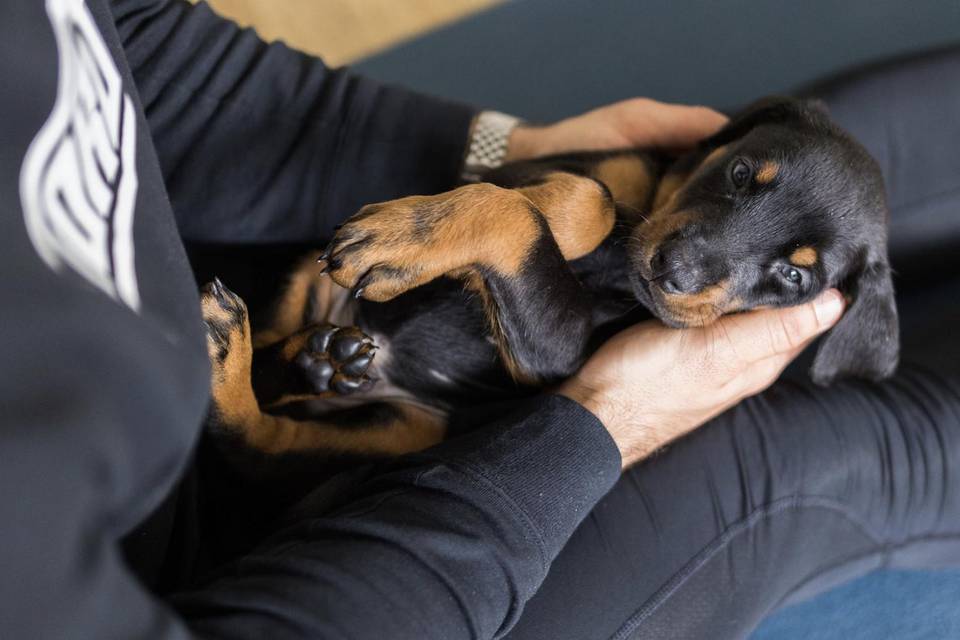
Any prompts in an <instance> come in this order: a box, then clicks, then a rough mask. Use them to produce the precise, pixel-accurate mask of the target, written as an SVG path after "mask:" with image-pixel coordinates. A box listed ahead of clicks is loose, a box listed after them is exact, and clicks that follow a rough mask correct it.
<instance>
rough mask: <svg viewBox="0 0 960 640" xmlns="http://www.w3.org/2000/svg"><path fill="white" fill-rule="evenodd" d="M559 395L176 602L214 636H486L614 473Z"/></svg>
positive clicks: (393, 478)
mask: <svg viewBox="0 0 960 640" xmlns="http://www.w3.org/2000/svg"><path fill="white" fill-rule="evenodd" d="M619 462H620V461H619V456H618V454H617V451H616V449H615V447H614V445H613V443H612V441H611V440H610V438H609V436H608V435H607V433H606V431H605V430H604V429H603V427H602V426H601V425H600V424H599V423H598V422H597V421H596V419H595V418H594V417H593V416H592V415H590V414H589V413H588V412H587V411H585V410H584V409H583V408H582V407H579V406H577V405H575V404H574V403H572V402H570V401H569V400H566V399H564V398H559V397H552V398H548V399H545V400H541V401H539V402H537V403H535V404H534V405H532V406H530V407H528V408H527V410H526V412H525V413H524V414H523V415H520V416H516V417H514V418H512V419H510V420H508V421H506V422H503V423H501V424H499V425H496V426H493V427H490V428H488V429H484V430H481V431H478V432H476V433H473V434H471V435H470V436H468V437H467V438H464V439H459V440H453V441H450V442H448V443H446V444H445V445H442V446H441V447H438V448H436V449H434V450H431V451H428V452H425V453H424V454H422V455H420V456H416V457H411V458H407V459H405V460H402V461H399V462H398V463H397V464H395V465H392V466H391V468H390V469H389V470H387V471H385V472H383V473H382V474H380V475H378V476H377V477H376V478H374V479H373V480H371V481H369V482H368V483H367V484H365V485H364V487H363V488H362V489H361V492H360V496H359V497H358V498H356V499H354V500H353V501H352V502H351V503H350V504H349V505H348V506H346V507H343V508H340V509H338V510H336V511H334V512H333V513H330V514H324V515H317V516H315V517H307V518H304V519H301V520H300V521H299V522H297V524H295V525H293V526H291V527H289V528H287V529H285V530H284V531H282V532H280V533H278V534H277V535H276V536H275V537H274V538H273V539H271V540H270V541H268V542H267V543H266V544H265V545H264V546H262V547H261V549H260V550H259V551H258V552H257V553H255V554H253V555H251V556H249V557H247V558H245V559H243V560H242V561H240V562H238V563H236V564H234V565H232V566H231V567H229V569H228V570H227V571H226V572H225V573H223V574H221V575H220V577H219V578H217V579H216V580H214V581H213V582H212V583H211V584H209V585H207V586H206V587H204V588H203V589H201V590H197V591H194V592H192V593H189V594H181V595H179V596H177V597H176V598H175V599H174V604H175V606H176V607H177V609H178V610H179V611H180V612H181V614H182V615H183V616H184V617H185V618H186V620H187V621H188V623H189V624H190V625H191V627H192V628H194V629H196V630H197V631H198V632H199V633H201V634H205V635H211V636H214V637H231V638H244V637H263V635H264V634H266V632H267V630H268V629H269V635H270V637H273V638H279V637H286V636H297V637H301V636H312V637H350V638H352V637H356V638H373V637H390V638H398V639H400V638H438V639H439V638H442V639H444V640H449V639H456V638H486V637H495V636H496V635H497V634H499V633H502V632H503V631H505V630H506V629H508V628H509V627H510V626H511V625H512V624H513V622H514V621H515V620H516V617H517V616H518V615H519V613H520V611H521V609H522V607H523V605H524V603H525V602H526V601H527V600H528V599H529V598H530V597H531V596H532V594H533V593H534V592H535V590H536V589H537V587H538V586H539V585H540V583H541V582H542V580H543V578H544V577H545V575H546V571H547V568H548V566H549V564H550V563H551V561H552V560H553V558H554V557H555V556H556V554H557V553H558V552H559V550H560V548H561V547H562V546H563V545H564V543H565V542H566V540H567V539H568V538H569V536H570V535H571V534H572V532H573V530H574V529H575V528H576V526H577V525H578V524H579V523H580V521H581V520H582V518H583V517H585V516H586V514H587V513H588V512H589V511H590V510H591V509H592V507H593V505H594V504H595V503H596V501H597V500H599V498H600V497H601V496H602V495H603V494H605V493H606V491H607V490H608V489H609V488H610V487H611V486H612V485H613V483H614V481H615V480H616V478H617V477H618V475H619Z"/></svg>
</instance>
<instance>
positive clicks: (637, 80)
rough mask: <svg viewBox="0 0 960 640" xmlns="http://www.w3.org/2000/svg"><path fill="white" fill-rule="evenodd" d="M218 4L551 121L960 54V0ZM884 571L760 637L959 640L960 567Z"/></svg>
mask: <svg viewBox="0 0 960 640" xmlns="http://www.w3.org/2000/svg"><path fill="white" fill-rule="evenodd" d="M210 4H211V5H212V6H213V7H214V8H215V9H216V10H217V11H219V12H220V13H222V14H224V15H226V16H229V17H231V18H233V19H235V20H237V21H238V22H240V23H241V24H244V25H249V26H253V27H254V28H256V29H257V31H258V32H259V33H260V35H261V36H262V37H263V38H265V39H267V40H276V39H281V40H284V41H285V42H287V44H289V45H291V46H293V47H295V48H298V49H302V50H304V51H308V52H310V53H313V54H316V55H320V56H322V57H323V58H324V59H325V60H326V61H327V63H328V64H330V65H333V66H339V65H344V64H351V65H353V66H354V67H356V68H357V69H358V70H359V71H361V72H362V73H365V74H367V75H369V76H373V77H375V78H378V79H380V80H383V81H386V82H392V83H398V84H404V85H407V86H410V87H413V88H416V89H420V90H422V91H425V92H429V93H433V94H438V95H442V96H445V97H449V98H453V99H458V100H462V101H466V102H470V103H472V104H475V105H478V106H482V107H485V108H495V109H499V110H502V111H506V112H509V113H514V114H517V115H520V116H523V117H525V118H528V119H531V120H540V121H549V120H554V119H557V118H560V117H563V116H566V115H571V114H574V113H577V112H580V111H583V110H585V109H588V108H590V107H594V106H598V105H601V104H605V103H608V102H611V101H614V100H617V99H621V98H626V97H630V96H635V95H646V96H650V97H653V98H657V99H660V100H667V101H677V102H690V103H701V104H709V105H713V106H717V107H734V106H736V105H738V104H742V103H744V102H746V101H749V100H751V99H753V98H756V97H758V96H761V95H765V94H770V93H778V92H790V91H791V90H793V89H796V88H799V87H802V86H803V85H805V84H808V83H811V82H813V81H815V80H818V79H822V78H824V77H826V76H830V75H833V74H836V73H838V72H840V71H843V70H847V69H850V68H851V67H856V66H860V65H864V64H868V63H871V62H875V61H879V60H883V59H886V58H891V57H896V56H900V55H904V54H908V53H912V52H920V51H925V50H929V49H933V48H938V47H942V46H946V45H949V44H958V43H960V0H919V1H913V2H906V1H904V0H803V1H798V0H767V1H757V0H752V1H748V0H723V1H716V0H513V1H506V0H285V1H284V2H277V1H276V0H211V2H210ZM957 117H960V113H958V114H957ZM876 568H877V569H878V570H877V571H875V572H874V573H872V574H870V575H868V576H867V577H865V578H861V579H860V580H857V581H855V582H852V583H849V584H846V585H843V586H841V587H839V588H837V589H835V590H833V591H831V592H829V593H826V594H823V595H820V596H819V597H817V598H815V599H813V600H809V601H806V602H803V603H801V604H796V605H793V606H789V607H786V608H784V609H781V610H780V611H778V612H776V613H774V614H773V615H772V616H771V617H770V618H769V619H768V620H767V621H766V622H765V623H764V624H763V625H762V626H761V627H760V628H759V629H758V630H757V631H756V632H755V633H754V635H753V640H773V639H776V640H795V639H796V640H800V639H803V640H840V639H843V640H860V639H868V638H869V639H882V638H891V639H896V640H921V639H923V640H941V639H947V638H960V572H952V571H928V572H903V571H891V570H883V568H882V567H879V566H878V567H876ZM558 640H561V639H558Z"/></svg>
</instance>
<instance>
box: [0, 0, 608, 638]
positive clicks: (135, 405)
mask: <svg viewBox="0 0 960 640" xmlns="http://www.w3.org/2000/svg"><path fill="white" fill-rule="evenodd" d="M0 96H2V102H0V195H2V199H0V210H2V215H0V261H2V262H0V264H2V268H0V300H2V306H0V309H2V310H0V329H2V332H0V362H2V364H3V369H2V373H0V375H2V380H3V382H2V385H0V637H4V638H7V637H9V638H24V639H26V638H31V639H33V638H47V637H54V638H59V637H67V638H85V637H89V638H98V639H100V638H139V637H149V638H174V637H188V636H191V635H194V634H196V635H201V636H211V637H222V638H271V639H275V638H283V637H315V638H443V639H444V640H451V639H455V638H486V637H491V636H494V635H496V634H497V633H498V632H502V631H503V630H505V629H506V628H508V627H509V625H510V624H511V622H512V621H513V620H515V619H516V617H517V616H518V615H519V613H520V611H521V610H522V608H523V605H524V602H525V601H526V600H527V599H528V598H529V597H530V595H531V594H532V593H533V592H534V591H535V590H536V588H537V587H538V585H539V584H540V583H541V581H542V580H543V578H544V575H545V573H546V571H547V568H548V567H549V565H550V562H551V560H552V559H553V558H554V557H555V555H556V554H557V552H558V551H559V549H560V548H561V547H562V545H563V544H564V542H565V541H566V540H567V539H568V537H569V536H570V534H571V533H572V531H573V529H574V528H575V527H576V526H577V525H578V524H579V522H580V521H581V520H582V519H583V517H584V516H585V515H586V514H587V513H588V511H589V510H590V509H591V508H592V507H593V505H594V504H595V502H596V501H597V500H598V499H599V498H600V497H601V496H602V495H603V494H604V493H605V492H606V491H607V490H608V489H609V488H610V486H611V485H612V484H613V482H614V481H615V479H616V478H617V477H618V475H619V463H620V459H619V456H618V453H617V450H616V448H615V446H614V444H613V442H612V440H611V439H610V437H609V435H608V434H607V433H606V431H605V430H604V429H603V427H602V425H601V424H600V423H599V422H598V421H597V420H596V418H595V417H594V416H592V415H591V414H590V413H589V412H587V411H586V410H585V409H583V408H582V407H580V406H579V405H577V404H576V403H574V402H572V401H569V400H566V399H564V398H560V397H556V396H553V397H550V396H548V397H545V398H543V399H541V400H539V401H537V402H535V403H533V404H532V405H531V406H529V407H527V409H526V410H525V412H524V413H522V414H520V415H516V416H514V417H513V418H511V419H510V420H507V421H505V422H503V423H501V424H497V425H491V426H490V427H489V428H487V429H483V430H481V431H479V432H476V433H475V434H472V435H471V436H470V437H468V438H466V439H461V440H455V441H451V442H448V443H445V444H444V445H442V446H440V447H437V448H435V449H434V450H431V451H428V452H426V453H424V454H421V455H418V456H411V457H409V458H406V459H403V460H401V461H400V462H399V463H398V464H396V465H393V466H391V467H389V468H388V469H387V470H384V471H382V472H380V473H379V475H377V476H375V477H374V478H373V479H371V480H369V481H368V482H366V483H365V484H364V485H362V487H361V488H360V490H359V492H358V494H357V498H356V499H355V500H354V501H353V502H351V503H350V504H348V505H347V506H345V507H342V508H340V509H338V510H337V511H335V512H333V513H326V514H316V513H310V511H309V509H307V510H303V511H301V512H300V513H299V516H298V519H297V520H296V521H294V522H293V523H292V524H291V525H289V526H287V527H286V528H284V529H283V530H281V531H278V532H276V533H275V535H273V536H272V537H271V538H269V539H268V540H266V541H265V542H263V544H262V545H261V546H260V547H259V549H258V550H257V551H255V552H254V553H253V554H251V555H249V556H247V557H245V558H243V559H241V560H240V561H238V562H235V563H233V564H231V565H230V566H229V567H227V568H225V569H224V570H223V571H222V572H221V573H220V574H219V576H218V577H216V578H215V579H213V580H212V581H211V582H210V583H209V584H206V585H205V586H204V587H203V588H200V589H196V590H194V591H191V592H189V593H179V594H176V595H175V596H173V597H172V598H169V599H167V600H161V599H159V598H157V597H156V596H154V595H152V594H151V592H150V591H149V589H148V588H147V587H146V585H143V584H141V583H139V582H138V581H137V580H136V578H134V577H133V572H132V569H136V567H129V566H127V565H126V564H125V561H124V557H123V555H122V554H121V551H120V545H119V543H118V541H119V540H120V539H121V538H122V537H123V536H124V534H126V533H127V532H129V531H131V530H132V529H133V528H135V527H136V526H137V525H138V523H140V522H141V521H143V520H144V518H145V517H146V516H147V515H148V514H150V513H151V511H152V510H154V509H155V508H156V507H157V506H158V504H160V502H161V501H162V500H163V498H164V496H166V495H167V494H169V493H170V491H171V489H172V488H173V487H174V485H175V484H176V482H177V480H178V478H179V477H180V476H181V475H182V474H183V473H184V470H185V468H186V466H187V464H188V462H189V460H190V456H191V452H192V449H193V447H194V445H195V443H196V441H197V438H198V434H199V432H200V430H201V428H202V422H203V417H204V414H205V410H206V407H207V404H208V401H209V397H208V382H209V381H208V376H209V369H208V364H207V357H206V350H205V343H204V333H203V324H202V322H201V320H200V314H199V304H198V298H197V293H196V289H195V286H194V284H193V280H192V277H191V272H190V268H189V265H188V263H187V259H186V257H185V254H184V249H183V245H182V241H181V238H182V237H183V238H189V239H192V240H198V241H218V242H228V243H229V242H267V241H298V242H309V241H317V240H319V239H320V238H322V237H324V236H325V235H327V234H328V232H329V230H330V228H331V227H332V226H333V225H335V224H336V223H338V222H339V221H341V220H342V219H343V218H344V217H346V216H348V215H349V214H350V213H352V212H353V211H355V210H356V209H357V208H358V207H359V206H360V205H361V204H362V203H364V202H370V201H377V200H383V199H387V198H391V197H396V196H398V195H402V194H407V193H429V192H436V191H439V190H443V189H445V188H448V187H449V186H450V185H451V184H452V183H453V182H454V180H455V176H456V173H457V171H458V170H459V164H460V160H461V156H462V154H463V147H464V143H465V138H466V135H467V129H468V126H469V121H470V119H471V117H472V112H471V110H469V109H467V108H465V107H462V106H459V105H455V104H450V103H447V102H442V101H439V100H434V99H430V98H426V97H423V96H420V95H416V94H413V93H410V92H406V91H403V90H399V89H393V88H386V87H383V86H380V85H377V84H375V83H372V82H370V81H367V80H364V79H362V78H358V77H356V76H353V75H351V74H350V73H348V72H346V71H343V70H330V69H327V68H326V67H324V66H323V65H322V64H321V62H320V61H318V60H316V59H313V58H310V57H307V56H304V55H302V54H300V53H297V52H294V51H291V50H289V49H287V48H286V47H284V46H282V45H278V44H275V45H270V46H267V45H265V44H263V43H262V42H260V41H259V40H258V39H257V38H256V36H255V34H253V33H252V32H249V31H242V30H238V29H237V28H236V27H234V26H233V25H232V24H230V23H228V22H226V21H223V20H221V19H219V18H217V17H216V16H215V15H214V14H213V13H212V12H211V11H210V10H209V9H207V8H206V7H205V6H203V5H200V6H197V7H195V8H194V7H191V6H190V5H188V4H186V3H183V2H175V1H167V2H164V1H158V0H118V1H116V2H113V3H107V2H106V1H105V0H88V1H87V2H86V3H84V2H83V1H82V0H46V3H43V2H39V1H38V0H5V2H4V3H3V5H2V8H0Z"/></svg>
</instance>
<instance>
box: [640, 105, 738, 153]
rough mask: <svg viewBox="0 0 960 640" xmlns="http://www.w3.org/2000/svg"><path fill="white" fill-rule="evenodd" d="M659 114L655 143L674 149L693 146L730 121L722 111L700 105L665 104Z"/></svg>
mask: <svg viewBox="0 0 960 640" xmlns="http://www.w3.org/2000/svg"><path fill="white" fill-rule="evenodd" d="M659 116H660V117H659V118H657V120H658V121H659V122H658V125H659V126H658V127H657V129H656V140H655V141H654V145H655V146H658V147H667V148H674V149H677V148H689V147H692V146H694V145H695V144H697V143H698V142H700V141H701V140H703V139H704V138H707V137H709V136H711V135H713V134H714V133H716V132H717V131H719V130H720V129H722V128H723V127H724V126H725V125H726V124H727V122H728V118H727V117H726V116H725V115H723V114H722V113H719V112H718V111H714V110H713V109H710V108H709V107H700V106H688V105H677V104H670V105H666V104H665V105H663V108H662V110H661V111H660V113H659Z"/></svg>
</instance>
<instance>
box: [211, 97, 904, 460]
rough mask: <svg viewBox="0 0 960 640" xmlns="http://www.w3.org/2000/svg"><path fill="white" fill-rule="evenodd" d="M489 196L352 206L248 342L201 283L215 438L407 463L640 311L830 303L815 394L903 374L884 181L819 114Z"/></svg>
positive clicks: (484, 189) (684, 317)
mask: <svg viewBox="0 0 960 640" xmlns="http://www.w3.org/2000/svg"><path fill="white" fill-rule="evenodd" d="M485 180H486V182H484V183H479V184H469V185H464V186H462V187H460V188H458V189H454V190H453V191H450V192H446V193H442V194H439V195H434V196H413V197H408V198H401V199H398V200H393V201H390V202H384V203H380V204H373V205H369V206H366V207H364V208H363V209H361V210H360V211H359V212H358V213H357V214H356V215H354V216H353V217H352V218H350V219H349V220H348V221H347V222H346V223H345V224H344V225H343V226H342V227H340V228H339V230H337V232H336V234H335V236H334V238H333V240H332V241H331V243H330V245H329V246H328V247H327V249H326V251H324V252H323V254H322V256H321V262H322V263H323V265H322V268H320V269H318V268H317V266H316V264H315V263H314V260H315V257H312V258H310V260H309V261H307V262H305V263H304V264H303V265H302V266H301V267H300V268H299V269H298V270H297V271H296V272H295V273H294V274H293V275H292V276H291V279H290V284H289V286H288V288H287V289H286V291H285V292H284V293H283V295H282V296H281V300H280V302H279V304H278V306H277V310H276V313H275V316H274V318H273V321H272V322H271V323H270V326H269V327H268V328H267V329H265V330H264V331H263V332H261V333H259V334H258V335H256V336H251V334H250V325H249V322H248V319H247V312H246V307H245V305H244V304H243V302H242V301H241V300H240V299H239V298H238V297H237V296H236V295H234V294H233V293H231V292H230V291H229V290H228V289H226V287H224V286H223V285H222V284H221V283H219V282H218V281H217V282H214V283H212V284H210V285H207V286H206V287H205V288H204V290H203V296H202V297H203V309H204V317H205V320H206V322H207V326H208V328H209V331H208V335H209V340H208V345H209V352H210V357H211V362H212V363H213V380H212V388H213V412H212V414H213V418H214V424H215V430H216V431H217V432H219V433H221V434H225V435H226V436H227V438H228V439H230V440H231V441H232V442H235V443H239V444H240V445H241V447H242V448H244V449H246V450H248V451H249V450H252V451H256V452H260V453H261V454H265V456H264V457H265V458H266V459H272V460H276V459H278V458H283V457H284V456H289V455H297V456H306V457H307V458H308V459H315V458H316V456H318V455H319V456H337V455H340V456H342V455H348V456H361V457H367V456H393V455H398V454H402V453H406V452H410V451H416V450H419V449H422V448H425V447H428V446H430V445H432V444H434V443H436V442H438V441H440V440H442V439H443V438H444V436H445V434H446V431H447V427H448V423H449V417H450V415H451V413H452V412H457V411H459V412H463V411H465V410H470V409H471V408H472V407H476V406H480V405H483V404H486V403H490V402H494V401H499V400H505V399H506V400H508V399H511V398H516V397H518V396H521V395H523V394H528V393H531V392H534V391H535V390H537V389H541V388H543V387H547V386H549V385H551V384H553V383H556V382H558V381H560V380H562V379H563V378H565V377H567V376H569V375H571V374H572V373H574V372H575V371H576V370H577V368H578V367H579V366H580V365H581V364H582V363H583V361H584V359H585V358H586V357H587V356H589V355H590V353H591V352H592V350H594V349H595V348H596V346H597V344H598V343H599V342H600V341H601V339H602V337H603V336H605V335H609V334H610V333H611V332H612V331H613V330H614V329H615V328H616V327H618V326H621V325H623V324H624V322H625V321H627V320H630V321H633V320H634V319H635V318H636V309H637V307H642V308H644V309H646V310H647V311H648V312H649V313H650V314H652V315H653V316H655V317H657V318H659V319H660V320H662V321H663V322H664V323H666V324H668V325H670V326H673V327H689V326H700V325H706V324H709V323H711V322H713V321H714V320H716V319H717V318H718V317H719V316H721V315H723V314H727V313H735V312H739V311H745V310H749V309H756V308H759V307H780V306H789V305H795V304H798V303H802V302H804V301H807V300H810V299H812V298H814V297H815V296H816V295H817V294H818V293H820V292H821V291H823V290H825V289H826V288H828V287H839V288H840V290H841V291H842V292H843V293H844V295H845V296H846V297H847V298H848V302H849V305H848V309H847V311H846V313H845V315H844V317H843V318H842V319H841V320H840V322H839V323H838V324H837V325H836V326H835V327H834V328H833V329H832V330H831V331H830V333H829V334H828V335H827V336H826V337H825V338H824V339H823V340H822V341H821V343H820V346H819V350H818V352H817V354H816V358H815V360H814V364H813V367H812V370H811V375H812V377H813V380H814V381H815V382H817V383H818V384H829V383H830V382H832V381H833V380H835V379H836V378H838V377H844V376H856V377H861V378H866V379H870V380H880V379H883V378H885V377H887V376H889V375H891V373H892V372H893V371H894V369H895V368H896V365H897V357H898V351H899V340H898V322H897V311H896V307H895V303H894V292H893V285H892V282H891V274H890V267H889V264H888V261H887V248H886V221H887V209H886V202H885V196H884V186H883V179H882V176H881V174H880V171H879V168H878V167H877V165H876V163H875V162H874V161H873V160H872V159H871V158H870V156H869V155H868V154H867V152H866V151H865V150H864V149H863V148H862V147H861V146H860V145H859V144H858V143H857V142H856V141H854V140H853V139H852V138H851V137H850V136H848V135H847V134H846V133H844V132H843V131H841V130H840V129H839V128H837V127H836V126H835V125H834V124H833V123H831V121H830V119H829V117H828V115H827V114H826V113H825V111H824V110H823V109H822V108H821V107H820V106H819V105H818V104H816V103H812V102H804V101H800V100H795V99H790V98H768V99H765V100H762V101H760V102H758V103H756V104H754V105H752V106H750V107H749V108H747V109H746V110H745V111H744V112H743V113H741V114H739V115H738V116H737V117H735V118H734V119H733V120H732V121H731V122H730V123H729V124H728V125H727V126H726V127H725V128H724V129H723V130H721V131H720V132H719V133H717V134H716V135H714V136H713V137H712V138H710V139H708V140H706V141H705V142H703V143H702V144H701V145H700V146H699V147H698V148H697V149H696V150H695V151H692V152H690V153H689V154H687V155H685V156H683V157H681V158H680V159H678V160H674V159H671V158H668V157H666V156H664V155H662V154H659V153H656V152H651V151H647V150H635V149H631V150H622V151H612V152H597V153H578V154H569V155H564V156H556V157H551V158H544V159H538V160H534V161H529V162H521V163H517V164H512V165H508V166H505V167H503V168H501V169H499V170H496V171H494V172H492V173H490V174H489V175H487V176H485ZM321 270H322V271H323V272H324V273H325V274H326V276H327V277H326V278H321V277H320V275H319V271H321Z"/></svg>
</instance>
